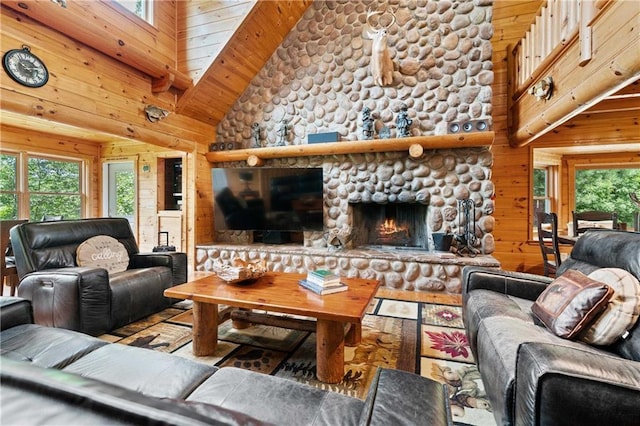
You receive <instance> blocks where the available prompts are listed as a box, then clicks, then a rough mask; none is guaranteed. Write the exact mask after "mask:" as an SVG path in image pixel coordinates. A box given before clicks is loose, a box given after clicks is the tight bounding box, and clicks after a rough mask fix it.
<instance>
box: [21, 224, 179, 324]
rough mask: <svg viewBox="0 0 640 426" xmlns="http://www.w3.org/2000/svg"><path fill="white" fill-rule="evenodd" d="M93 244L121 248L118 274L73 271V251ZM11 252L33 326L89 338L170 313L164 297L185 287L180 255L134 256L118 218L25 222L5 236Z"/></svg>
mask: <svg viewBox="0 0 640 426" xmlns="http://www.w3.org/2000/svg"><path fill="white" fill-rule="evenodd" d="M93 237H100V238H105V237H107V238H110V239H115V240H117V241H115V244H118V243H119V244H121V245H118V249H120V250H121V255H122V257H123V259H124V258H126V257H127V256H128V258H129V262H128V264H127V263H126V262H124V264H123V266H122V269H125V270H122V271H117V272H109V270H108V269H105V268H102V267H95V266H94V267H92V266H79V262H78V248H79V247H81V245H82V244H83V243H85V242H86V241H87V240H89V239H91V238H93ZM11 245H12V247H13V252H14V254H15V259H16V266H17V268H18V275H19V276H20V284H19V286H18V296H20V297H24V298H26V299H29V300H31V301H32V302H33V309H34V314H35V322H36V323H38V324H42V325H47V326H52V327H60V328H67V329H70V330H76V331H81V332H83V333H87V334H91V335H93V336H97V335H99V334H103V333H106V332H109V331H111V330H114V329H116V328H118V327H122V326H124V325H126V324H129V323H131V322H133V321H136V320H139V319H140V318H143V317H146V316H148V315H151V314H153V313H156V312H159V311H161V310H163V309H165V308H167V307H169V306H170V305H171V303H172V302H175V301H172V300H171V299H169V298H166V297H164V290H165V289H167V288H169V287H172V286H174V285H176V284H180V283H183V282H186V280H187V256H186V254H185V253H177V252H162V253H140V252H139V250H138V244H137V243H136V240H135V237H134V235H133V232H132V231H131V226H130V225H129V222H128V221H127V219H124V218H97V219H80V220H63V221H55V222H29V223H25V224H22V225H19V226H16V227H14V228H13V229H11ZM122 246H123V247H122ZM107 253H108V254H110V255H113V254H114V252H112V251H111V252H110V251H108V252H107ZM98 254H100V253H98ZM125 254H126V256H125Z"/></svg>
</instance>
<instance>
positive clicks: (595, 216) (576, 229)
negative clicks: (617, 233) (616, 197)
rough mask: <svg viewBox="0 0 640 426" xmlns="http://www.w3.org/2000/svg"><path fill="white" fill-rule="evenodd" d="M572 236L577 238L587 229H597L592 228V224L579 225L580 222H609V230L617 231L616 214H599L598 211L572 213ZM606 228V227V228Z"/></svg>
mask: <svg viewBox="0 0 640 426" xmlns="http://www.w3.org/2000/svg"><path fill="white" fill-rule="evenodd" d="M572 213H573V235H574V237H577V236H579V235H580V234H584V233H585V232H586V231H588V230H589V229H593V228H597V226H593V224H586V226H585V225H581V224H580V221H585V222H600V221H610V222H611V229H618V213H616V212H613V213H612V212H600V211H593V210H591V211H584V212H576V211H573V212H572ZM600 228H605V226H600ZM606 228H608V226H606Z"/></svg>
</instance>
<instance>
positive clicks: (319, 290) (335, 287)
mask: <svg viewBox="0 0 640 426" xmlns="http://www.w3.org/2000/svg"><path fill="white" fill-rule="evenodd" d="M298 283H299V284H300V286H302V287H304V288H306V289H307V290H310V291H312V292H314V293H316V294H319V295H321V296H324V295H326V294H331V293H339V292H341V291H346V290H347V289H348V288H349V286H347V285H346V284H343V283H341V282H338V284H332V285H330V286H325V287H323V286H319V285H317V284H314V283H310V282H309V281H307V280H300V281H298Z"/></svg>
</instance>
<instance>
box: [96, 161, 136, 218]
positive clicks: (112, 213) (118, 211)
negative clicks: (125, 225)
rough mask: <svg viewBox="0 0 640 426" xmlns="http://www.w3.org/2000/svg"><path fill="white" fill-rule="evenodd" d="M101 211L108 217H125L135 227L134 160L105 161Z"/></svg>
mask: <svg viewBox="0 0 640 426" xmlns="http://www.w3.org/2000/svg"><path fill="white" fill-rule="evenodd" d="M102 175H103V176H104V186H103V191H102V197H103V200H102V202H103V211H105V212H107V215H108V216H109V217H126V218H127V219H128V220H129V223H131V227H132V229H135V213H136V203H137V199H136V175H135V172H134V162H133V161H126V162H107V163H104V165H103V168H102Z"/></svg>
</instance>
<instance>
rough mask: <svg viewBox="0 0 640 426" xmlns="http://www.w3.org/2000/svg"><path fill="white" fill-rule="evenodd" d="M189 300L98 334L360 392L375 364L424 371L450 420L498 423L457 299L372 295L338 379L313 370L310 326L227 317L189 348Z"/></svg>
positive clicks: (337, 389) (361, 394) (218, 363)
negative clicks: (208, 343) (208, 342)
mask: <svg viewBox="0 0 640 426" xmlns="http://www.w3.org/2000/svg"><path fill="white" fill-rule="evenodd" d="M192 322H193V316H192V311H191V302H190V301H182V302H179V303H177V304H175V305H173V306H172V307H171V308H168V309H165V310H164V311H162V312H159V313H157V314H154V315H151V316H149V317H147V318H144V319H142V320H140V321H137V322H135V323H132V324H129V325H127V326H125V327H122V328H120V329H117V330H115V331H113V332H111V333H109V334H105V335H102V336H100V337H101V338H102V339H104V340H108V341H110V342H115V343H120V344H126V345H130V346H138V347H143V348H147V349H151V350H156V351H163V352H169V353H172V354H174V355H177V356H181V357H184V358H188V359H191V360H194V361H197V362H201V363H205V364H208V365H216V366H218V367H224V366H234V367H238V368H244V369H248V370H253V371H257V372H260V373H264V374H271V375H275V376H278V377H283V378H286V379H289V380H295V381H297V382H301V383H306V384H308V385H311V386H315V387H318V388H321V389H326V390H329V391H333V392H339V393H342V394H345V395H349V396H353V397H356V398H360V399H364V398H366V395H367V390H368V388H369V385H370V383H371V380H372V378H373V375H374V373H375V370H376V368H377V367H386V368H394V369H400V370H405V371H410V372H413V373H418V374H420V375H422V376H425V377H429V378H431V379H433V380H437V381H439V382H441V383H445V384H446V385H447V389H448V391H449V399H450V401H451V407H452V415H453V419H454V423H455V424H457V425H481V426H484V425H489V426H493V425H495V421H494V419H493V416H492V414H491V407H490V405H489V403H488V401H487V399H486V395H485V393H484V388H483V386H482V381H481V380H480V376H479V373H478V370H477V369H476V367H475V364H474V360H473V355H472V354H471V351H470V349H469V345H468V343H467V339H466V336H465V333H464V329H463V328H462V327H463V325H462V313H461V309H460V307H459V306H449V305H436V304H428V303H419V302H405V301H398V300H391V299H378V298H376V299H374V300H373V301H372V303H371V305H370V306H369V308H368V310H367V314H366V315H365V317H364V320H363V324H362V341H361V343H360V344H359V345H358V346H356V347H345V374H344V377H343V380H342V382H340V383H338V384H326V383H322V382H319V381H318V380H317V379H316V377H315V372H316V365H315V347H316V340H315V333H312V332H308V331H298V330H289V329H284V328H279V327H272V326H266V325H259V324H255V325H252V326H251V327H249V328H246V329H242V330H238V329H235V328H233V327H232V322H231V321H226V322H225V323H223V324H221V325H220V326H219V329H218V340H219V342H218V347H217V350H216V353H215V354H214V355H211V356H206V357H195V356H194V355H193V353H192V342H191V332H192V330H191V326H192Z"/></svg>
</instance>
